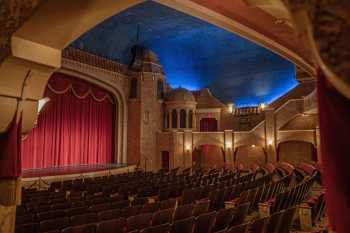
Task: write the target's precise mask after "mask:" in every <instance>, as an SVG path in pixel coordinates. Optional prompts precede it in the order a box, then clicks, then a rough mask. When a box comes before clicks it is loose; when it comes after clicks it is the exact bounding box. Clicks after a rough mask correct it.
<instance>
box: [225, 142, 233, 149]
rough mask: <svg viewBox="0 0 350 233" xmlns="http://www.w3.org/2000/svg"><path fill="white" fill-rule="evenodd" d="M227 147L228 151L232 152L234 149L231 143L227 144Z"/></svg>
mask: <svg viewBox="0 0 350 233" xmlns="http://www.w3.org/2000/svg"><path fill="white" fill-rule="evenodd" d="M225 146H226V149H228V150H231V148H232V144H231V143H229V142H226V145H225Z"/></svg>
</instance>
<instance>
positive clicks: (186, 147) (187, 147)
mask: <svg viewBox="0 0 350 233" xmlns="http://www.w3.org/2000/svg"><path fill="white" fill-rule="evenodd" d="M185 150H186V151H187V152H188V151H190V150H191V145H189V144H187V145H186V146H185Z"/></svg>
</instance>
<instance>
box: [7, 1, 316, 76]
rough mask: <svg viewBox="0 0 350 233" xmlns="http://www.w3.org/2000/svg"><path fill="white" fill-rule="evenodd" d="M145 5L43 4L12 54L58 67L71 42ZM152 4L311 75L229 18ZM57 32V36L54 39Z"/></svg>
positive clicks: (15, 39)
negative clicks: (231, 36) (251, 44)
mask: <svg viewBox="0 0 350 233" xmlns="http://www.w3.org/2000/svg"><path fill="white" fill-rule="evenodd" d="M145 1H146V0H118V1H115V0H104V1H99V0H75V1H56V0H47V1H46V2H44V3H42V5H41V6H40V7H39V8H38V9H37V11H36V12H35V13H34V15H33V16H32V17H31V18H30V19H29V20H28V21H27V22H25V23H24V25H23V26H22V27H21V28H20V29H19V30H18V31H17V32H16V33H15V34H14V35H13V36H12V52H13V54H14V55H15V56H16V57H19V58H24V59H28V60H31V61H35V62H38V63H40V64H46V65H49V66H53V67H60V65H61V64H60V56H61V51H62V49H64V48H65V47H67V46H68V45H69V44H70V43H71V42H73V41H74V40H75V39H77V38H78V37H79V36H81V35H82V34H84V33H85V32H87V31H88V30H89V29H91V28H93V27H94V26H96V25H97V24H99V23H100V22H102V21H103V20H105V19H107V18H109V17H111V16H113V15H116V14H118V13H120V12H121V11H123V10H126V9H128V8H130V7H132V6H135V5H137V4H139V3H142V2H145ZM154 1H155V2H157V3H160V4H163V5H166V6H168V7H171V8H173V9H175V10H178V11H181V12H184V13H185V14H188V15H191V16H194V17H196V18H199V19H201V20H203V21H206V22H208V23H211V24H214V25H216V26H218V27H221V28H223V29H225V30H228V31H231V32H233V33H236V34H238V35H240V36H242V37H244V38H246V39H248V40H251V41H253V42H255V43H257V44H259V45H261V46H263V47H266V48H267V49H270V50H272V51H274V52H276V53H278V54H279V55H281V56H282V57H285V58H286V59H289V60H291V61H292V62H293V63H295V64H297V65H298V66H300V67H302V68H304V69H305V70H307V71H308V72H310V73H315V70H314V68H313V66H312V65H311V64H310V63H308V62H307V61H305V60H304V59H303V58H302V57H301V56H299V55H298V54H296V53H295V52H294V51H292V50H291V49H288V48H286V47H285V46H283V45H281V44H279V43H277V42H276V41H274V40H272V39H270V38H268V37H267V36H265V35H263V34H261V33H259V32H257V31H255V30H253V29H251V28H248V27H247V26H245V25H243V24H241V23H239V22H238V21H236V20H234V19H232V18H229V17H227V16H223V15H221V14H219V13H217V12H216V11H214V10H211V9H208V8H205V7H203V6H201V5H199V4H197V3H195V2H193V1H190V0H154ZM56 12H59V14H57V13H56ZM43 19H45V20H43ZM58 31H59V32H60V36H57V32H58Z"/></svg>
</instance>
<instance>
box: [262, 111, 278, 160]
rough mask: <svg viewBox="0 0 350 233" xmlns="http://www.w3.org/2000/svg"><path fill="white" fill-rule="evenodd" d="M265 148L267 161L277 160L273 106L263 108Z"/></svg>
mask: <svg viewBox="0 0 350 233" xmlns="http://www.w3.org/2000/svg"><path fill="white" fill-rule="evenodd" d="M265 149H266V153H267V162H271V163H275V162H277V154H276V124H275V114H274V109H273V108H266V109H265Z"/></svg>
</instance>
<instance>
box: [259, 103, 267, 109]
mask: <svg viewBox="0 0 350 233" xmlns="http://www.w3.org/2000/svg"><path fill="white" fill-rule="evenodd" d="M266 107H267V106H266V104H265V103H261V104H259V108H260V109H261V110H264V109H265V108H266Z"/></svg>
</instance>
